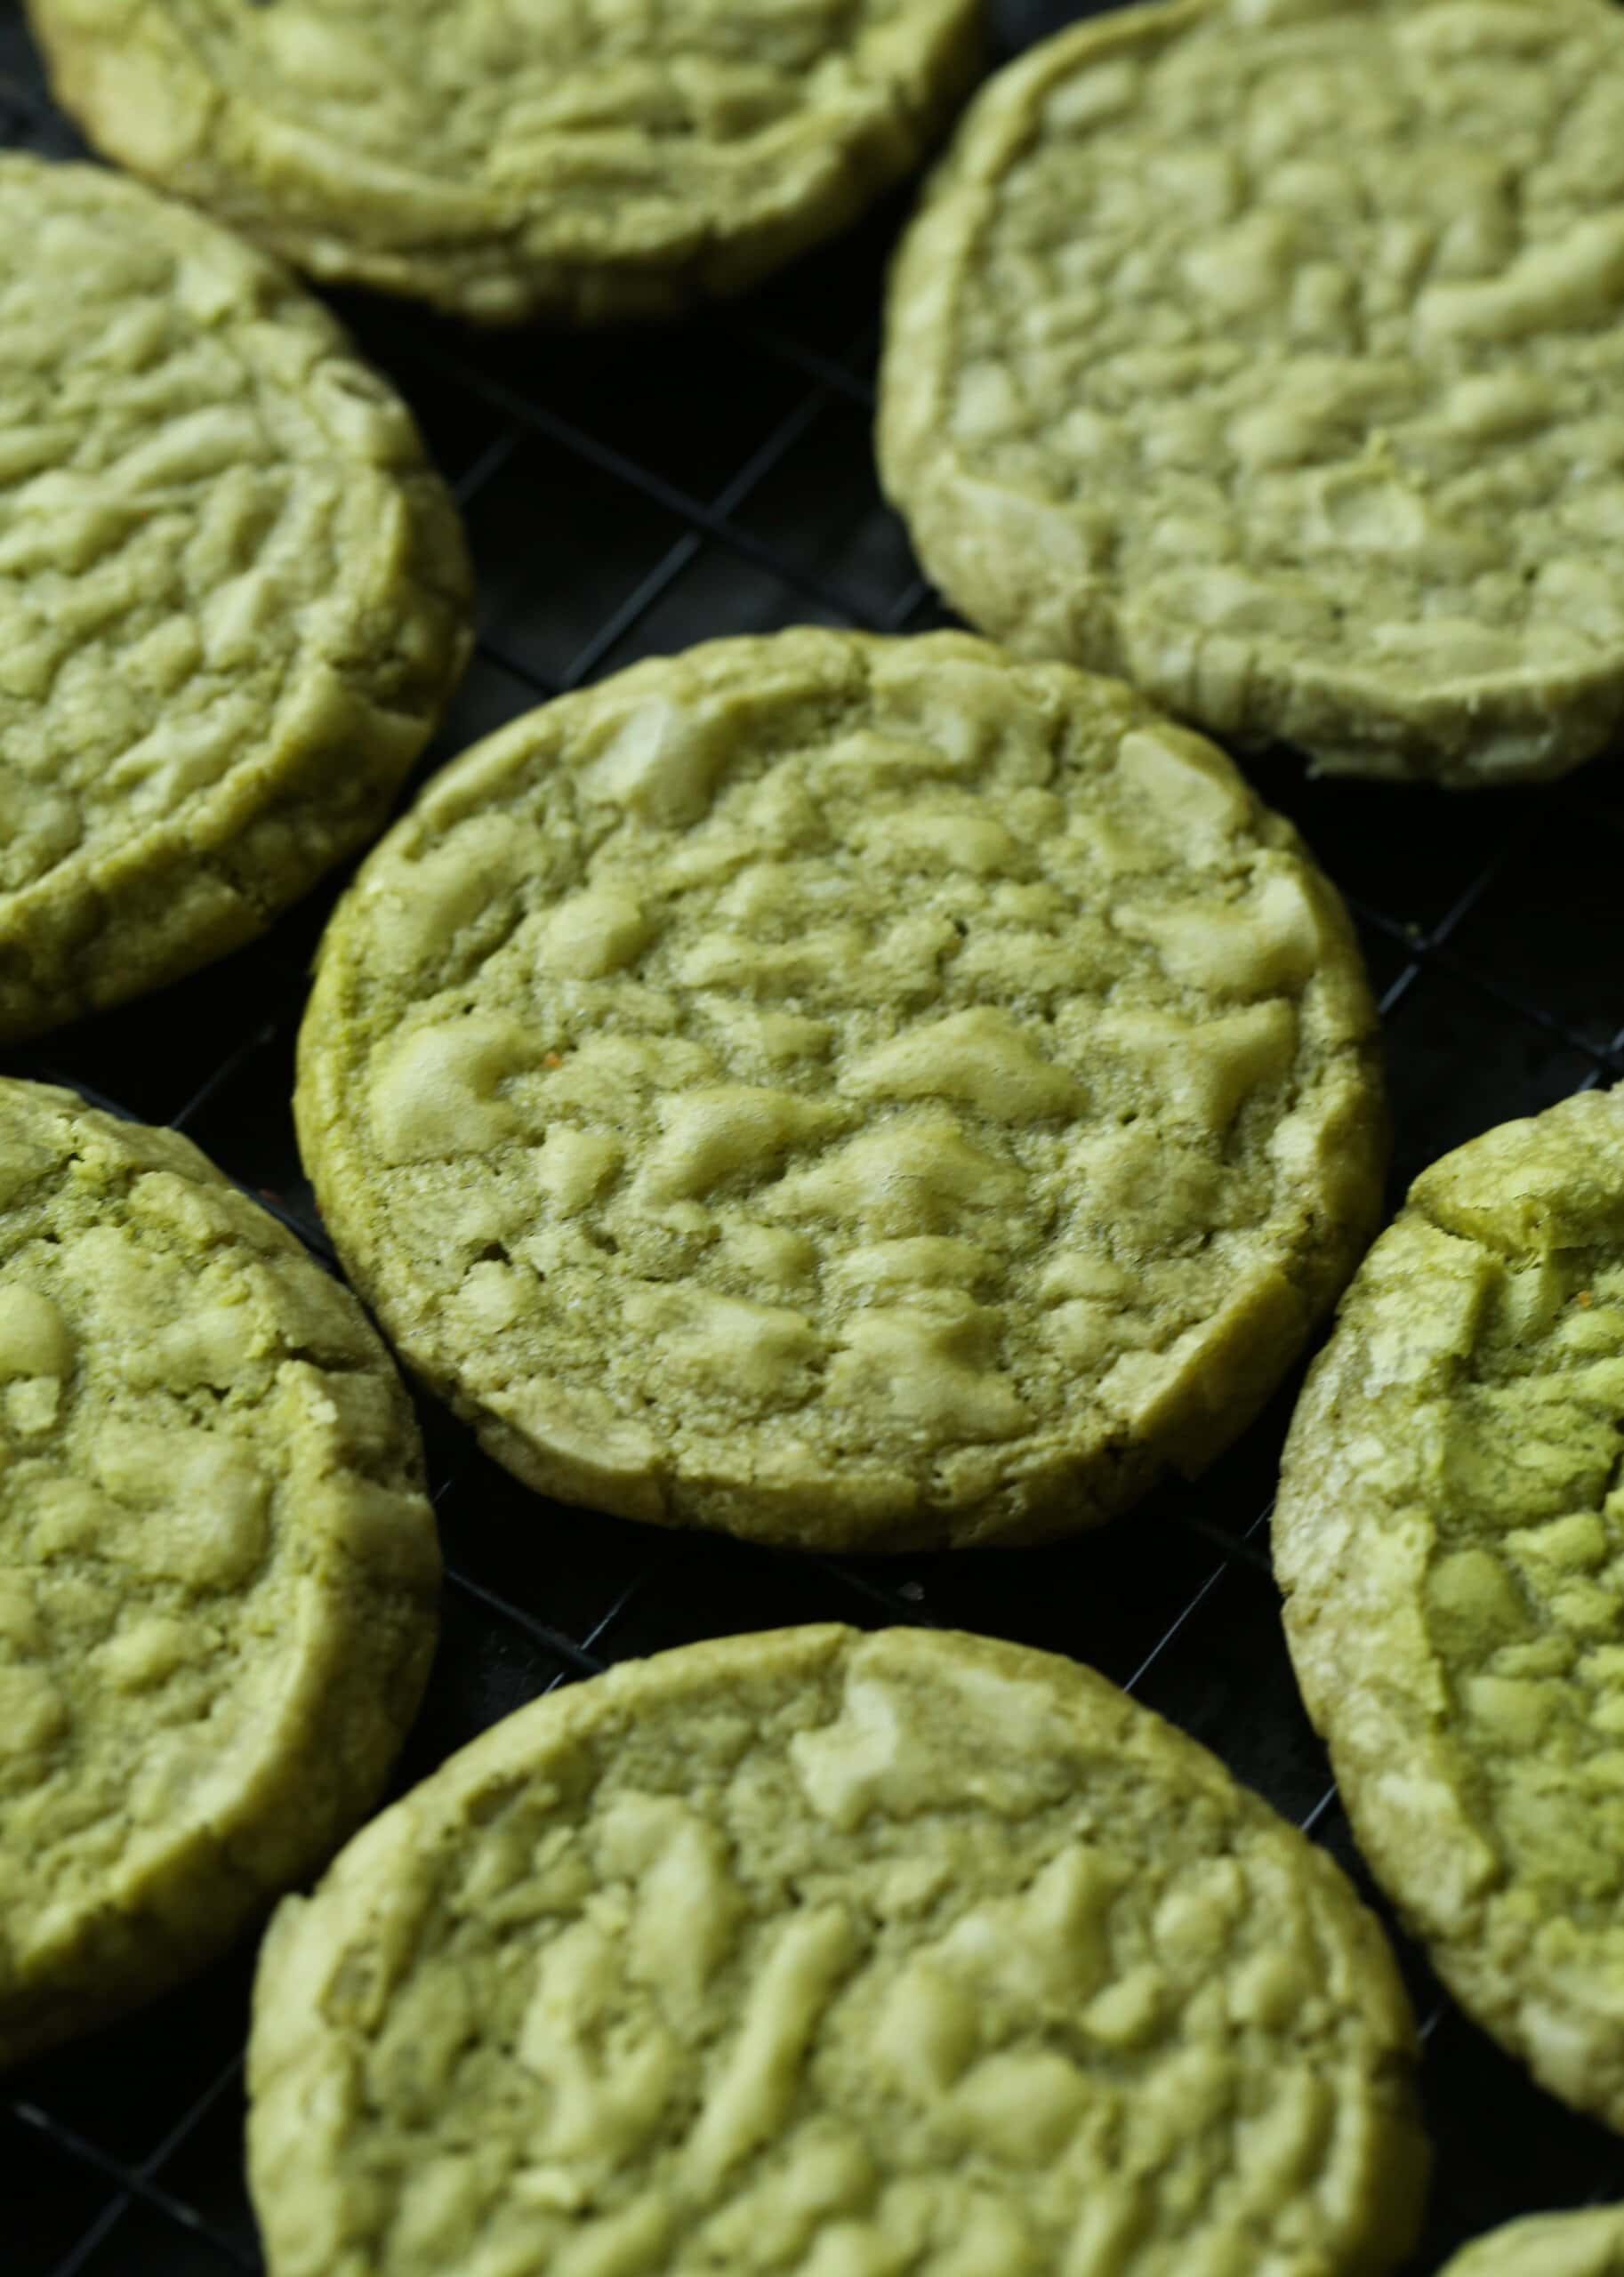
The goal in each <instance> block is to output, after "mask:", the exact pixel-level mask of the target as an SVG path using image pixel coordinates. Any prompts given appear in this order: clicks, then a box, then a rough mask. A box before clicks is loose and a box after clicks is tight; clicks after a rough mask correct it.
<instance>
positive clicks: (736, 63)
mask: <svg viewBox="0 0 1624 2277" xmlns="http://www.w3.org/2000/svg"><path fill="white" fill-rule="evenodd" d="M981 12H982V11H981V6H980V4H979V0H590V4H588V5H585V6H583V5H581V4H579V0H522V4H519V5H515V6H511V7H509V6H504V7H493V6H491V5H489V4H487V0H389V4H387V5H385V4H382V0H342V4H340V5H334V4H333V0H277V5H276V6H274V7H253V6H249V5H245V4H244V0H30V13H31V15H32V17H33V20H34V24H35V28H36V31H37V32H38V34H39V36H40V38H41V40H42V42H43V44H44V51H45V55H46V59H47V61H48V62H49V64H50V66H51V72H52V82H53V84H54V86H55V91H56V93H57V95H58V96H59V98H60V101H61V102H62V103H63V104H64V105H65V107H66V108H67V109H68V110H70V111H72V112H73V113H74V114H75V116H76V117H77V118H79V119H80V120H81V121H82V123H83V124H84V127H85V130H86V132H87V133H89V134H90V136H91V138H92V141H95V142H96V143H97V144H98V145H99V146H100V148H101V149H104V150H106V151H107V152H109V155H110V156H112V157H116V158H117V159H119V160H120V161H121V163H122V164H124V165H128V166H132V167H133V168H134V169H135V171H136V172H137V173H144V174H147V175H149V177H150V178H151V179H153V180H154V181H158V182H161V183H162V184H164V185H165V187H166V188H169V189H176V190H181V191H183V192H184V193H185V194H186V195H187V196H188V197H195V198H197V200H198V201H199V203H200V204H202V205H207V206H209V207H210V208H212V209H213V211H214V212H215V213H219V214H220V215H221V217H222V218H223V219H224V220H226V221H231V222H233V223H235V224H236V226H237V228H239V229H244V230H245V231H246V232H247V233H248V235H249V236H251V237H255V238H257V239H258V240H259V241H260V242H261V244H264V245H269V246H270V247H271V248H272V249H273V250H274V251H275V252H277V253H283V254H285V256H286V257H287V258H288V259H289V260H291V261H294V262H296V263H297V264H298V265H299V266H300V267H301V268H303V269H307V270H310V272H311V273H312V274H313V275H315V276H318V277H320V278H326V279H329V280H342V281H345V282H354V283H359V284H363V285H371V286H378V287H381V288H382V290H384V291H386V292H392V293H407V294H417V295H421V296H422V298H423V299H426V300H429V301H433V302H438V304H439V305H440V306H441V307H442V308H445V309H449V310H454V311H455V312H456V313H457V314H458V315H461V316H465V317H471V318H476V319H478V320H480V321H484V322H498V323H501V322H510V321H511V320H513V319H514V318H520V317H525V316H528V315H531V314H534V313H536V312H538V311H539V312H544V313H549V314H553V315H558V316H562V317H566V318H573V319H575V320H576V321H578V322H586V323H591V322H594V321H599V320H601V319H603V318H617V317H624V316H654V315H665V314H668V313H670V312H671V311H672V310H677V309H680V308H683V307H686V306H687V305H688V304H689V303H691V302H695V301H699V300H705V299H709V298H712V296H714V295H716V294H728V293H734V292H737V291H739V290H740V289H741V288H742V287H743V286H746V285H748V284H750V283H752V281H753V280H754V279H755V278H759V277H760V276H763V275H765V274H766V272H767V271H768V270H771V269H776V267H777V266H778V265H779V264H780V263H781V262H783V261H787V260H788V259H789V258H790V256H791V255H792V254H793V253H799V252H800V251H801V250H802V248H803V247H805V246H807V245H812V244H814V243H816V241H817V240H818V239H819V238H821V237H828V236H830V235H832V233H833V232H834V231H835V230H837V229H840V228H842V227H843V226H844V225H845V224H846V223H847V222H848V221H851V220H852V219H853V218H854V217H855V216H856V214H857V213H860V212H861V211H862V210H863V208H864V206H865V205H868V204H869V202H870V201H871V199H872V198H873V197H876V196H877V195H878V194H879V192H880V190H882V189H885V188H887V187H888V185H889V184H890V183H891V182H892V181H895V180H896V178H897V177H898V176H900V175H902V174H904V173H906V172H907V171H908V170H909V168H911V167H912V166H913V165H915V164H916V163H917V162H918V160H919V159H920V157H921V156H922V155H923V153H924V151H925V150H926V149H927V148H928V147H929V144H930V143H931V142H932V141H934V140H935V138H936V136H937V133H938V132H939V131H940V130H941V128H942V127H943V126H944V125H945V123H946V121H947V119H948V117H950V116H951V113H952V111H953V109H954V108H955V107H956V105H957V103H958V101H959V100H960V99H961V96H962V95H963V93H965V91H966V89H967V88H968V86H969V84H970V82H971V80H972V78H973V77H974V76H975V73H976V70H977V64H978V62H979V60H980V52H981V36H980V19H981Z"/></svg>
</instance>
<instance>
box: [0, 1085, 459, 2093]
mask: <svg viewBox="0 0 1624 2277" xmlns="http://www.w3.org/2000/svg"><path fill="white" fill-rule="evenodd" d="M437 1583H438V1555H437V1552H436V1549H435V1542H434V1526H433V1520H432V1518H431V1517H430V1510H429V1506H428V1504H427V1502H426V1501H425V1500H424V1498H423V1495H422V1491H421V1464H420V1460H419V1455H418V1448H417V1435H416V1430H415V1428H414V1423H413V1420H412V1412H411V1409H410V1407H409V1406H408V1404H407V1403H406V1396H405V1394H404V1392H403V1391H402V1389H401V1387H400V1384H399V1381H398V1379H397V1377H396V1375H395V1372H394V1371H393V1369H392V1368H391V1367H390V1363H389V1360H388V1357H387V1356H386V1355H385V1353H384V1351H383V1349H382V1346H381V1345H380V1344H379V1342H378V1340H377V1338H376V1337H375V1336H374V1334H373V1332H372V1331H371V1329H370V1328H369V1327H368V1326H367V1324H366V1320H365V1319H364V1318H363V1316H362V1314H361V1310H360V1307H358V1305H357V1304H356V1302H355V1300H354V1299H353V1298H351V1297H350V1296H349V1295H348V1294H347V1293H346V1292H345V1291H342V1290H341V1289H339V1288H337V1287H336V1286H335V1285H334V1283H332V1282H331V1281H329V1280H328V1279H327V1277H326V1275H325V1274H324V1273H322V1272H321V1271H320V1270H319V1269H318V1267H316V1266H315V1265H314V1264H313V1263H312V1262H311V1261H310V1259H309V1258H308V1257H307V1256H306V1254H305V1252H304V1251H303V1250H302V1249H301V1247H300V1246H299V1244H298V1243H297V1242H296V1241H294V1239H293V1236H292V1235H291V1234H287V1233H285V1232H284V1231H283V1230H282V1228H281V1227H279V1226H278V1225H277V1223H276V1221H275V1220H274V1219H271V1218H269V1217H267V1216H266V1214H265V1212H264V1211H261V1210H258V1209H256V1208H254V1206H253V1204H252V1203H249V1202H247V1201H245V1199H244V1198H243V1196H242V1195H240V1194H239V1193H238V1192H237V1189H236V1188H235V1187H231V1186H229V1185H228V1184H227V1183H226V1181H225V1179H222V1178H221V1175H220V1173H219V1172H218V1171H215V1170H213V1168H212V1167H211V1166H210V1165H209V1164H208V1163H206V1162H205V1160H204V1159H203V1157H202V1155H199V1154H198V1153H197V1149H196V1148H195V1147H191V1146H189V1145H188V1144H187V1142H186V1141H185V1140H184V1139H183V1138H177V1137H176V1136H175V1135H174V1133H173V1131H166V1130H144V1129H142V1128H141V1126H139V1125H137V1124H131V1123H124V1122H114V1121H113V1120H112V1119H111V1118H110V1117H109V1116H107V1115H102V1114H92V1112H91V1111H90V1110H89V1109H88V1108H86V1107H84V1106H83V1105H82V1104H81V1102H80V1101H79V1100H78V1099H77V1098H75V1097H74V1096H73V1094H72V1093H70V1092H68V1091H56V1090H44V1089H41V1088H39V1087H37V1086H36V1085H34V1084H30V1083H14V1082H0V2064H9V2063H13V2062H15V2061H16V2060H17V2059H18V2058H19V2057H20V2056H27V2055H29V2054H31V2053H32V2052H33V2051H34V2050H36V2048H45V2047H48V2046H50V2045H51V2044H52V2042H54V2041H57V2040H66V2039H68V2038H69V2037H71V2036H72V2035H73V2034H75V2033H77V2032H84V2031H87V2030H88V2029H89V2028H90V2027H91V2026H92V2025H94V2024H100V2022H102V2021H103V2019H104V2018H106V2017H108V2016H113V2015H115V2014H117V2012H118V2011H119V2010H121V2009H123V2008H126V2007H132V2006H133V2005H134V2004H135V2003H137V2002H139V2001H141V2000H144V1999H148V1998H149V1996H150V1995H152V1994H154V1993H157V1992H160V1991H164V1990H165V1988H166V1987H167V1986H168V1985H170V1984H172V1983H175V1982H176V1981H177V1980H178V1979H179V1978H181V1977H182V1976H187V1975H192V1974H193V1973H194V1972H195V1971H196V1970H197V1969H198V1968H200V1967H202V1966H203V1965H204V1963H205V1962H206V1961H208V1960H209V1959H212V1958H213V1955H214V1954H215V1953H216V1952H217V1951H219V1950H220V1949H221V1946H223V1945H224V1944H225V1943H227V1942H228V1940H229V1939H230V1938H231V1937H232V1936H234V1935H236V1934H237V1931H238V1930H239V1929H241V1928H242V1927H244V1926H245V1924H246V1923H247V1922H248V1921H250V1920H251V1919H253V1917H254V1916H255V1915H256V1914H257V1913H258V1912H260V1911H261V1909H262V1908H263V1906H264V1903H265V1902H266V1901H267V1900H268V1899H269V1898H271V1897H273V1896H275V1895H277V1894H278V1893H279V1892H280V1891H282V1890H284V1889H285V1888H286V1887H288V1885H289V1884H290V1883H291V1882H293V1881H295V1880H297V1879H299V1878H300V1877H301V1875H303V1874H305V1873H307V1872H308V1871H310V1869H311V1868H312V1867H314V1866H317V1865H318V1864H320V1863H321V1862H322V1861H323V1860H324V1859H325V1858H326V1856H327V1855H328V1854H329V1853H330V1851H331V1850H332V1849H333V1848H334V1845H335V1844H337V1843H338V1842H339V1841H341V1840H342V1838H343V1837H344V1836H345V1835H346V1834H348V1833H349V1832H350V1830H351V1828H353V1827H354V1826H355V1824H356V1823H357V1822H358V1820H359V1819H360V1818H361V1817H362V1815H363V1814H365V1812H366V1810H367V1809H368V1808H369V1807H370V1806H371V1805H372V1804H373V1802H374V1800H375V1798H376V1797H377V1793H378V1790H379V1789H380V1787H381V1786H382V1783H383V1778H384V1774H385V1772H386V1771H387V1770H388V1768H389V1765H390V1761H391V1759H392V1758H393V1757H394V1754H395V1751H396V1749H397V1747H398V1744H399V1742H400V1740H401V1738H402V1736H403V1734H404V1733H405V1731H406V1726H407V1724H408V1723H409V1722H410V1720H411V1718H412V1715H413V1713H414V1710H415V1708H416V1705H417V1699H418V1694H419V1693H420V1691H421V1690H422V1683H423V1678H424V1677H425V1675H426V1673H427V1670H428V1664H429V1656H430V1650H431V1648H432V1645H433V1640H434V1628H435V1595H436V1588H437Z"/></svg>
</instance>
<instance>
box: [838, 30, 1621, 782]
mask: <svg viewBox="0 0 1624 2277" xmlns="http://www.w3.org/2000/svg"><path fill="white" fill-rule="evenodd" d="M1621 149H1624V15H1621V14H1620V12H1619V10H1618V9H1616V8H1615V7H1612V6H1611V5H1608V4H1604V0H1194V4H1192V0H1180V4H1176V5H1170V6H1155V7H1140V8H1134V9H1130V10H1128V11H1126V12H1122V13H1113V14H1110V15H1108V16H1106V17H1105V18H1103V19H1102V20H1099V21H1097V22H1091V23H1088V24H1085V25H1083V26H1082V27H1081V28H1078V29H1075V30H1073V31H1071V32H1068V33H1066V34H1064V35H1063V36H1060V37H1059V38H1057V39H1054V40H1051V41H1049V42H1048V43H1046V44H1044V45H1042V46H1041V47H1039V48H1037V49H1035V50H1033V52H1031V53H1030V54H1029V55H1027V56H1026V57H1025V58H1024V59H1023V60H1021V61H1019V62H1017V63H1016V64H1015V65H1013V66H1012V67H1011V68H1009V69H1008V70H1006V71H1004V72H1003V73H1001V75H1000V76H999V77H998V78H996V79H995V80H994V81H993V83H992V84H990V86H989V87H988V88H987V90H986V91H985V93H984V94H983V95H982V97H981V98H980V100H979V101H978V102H977V105H976V107H975V109H974V110H973V111H972V113H971V115H970V117H969V120H968V122H967V124H966V125H965V126H964V128H963V130H962V132H961V136H960V138H959V141H958V142H957V144H956V145H955V147H954V149H953V152H952V154H951V156H950V157H949V159H948V161H947V163H946V164H945V166H944V168H943V170H942V173H941V174H940V176H939V178H938V179H937V181H936V182H935V183H934V184H933V186H932V189H931V192H930V194H929V197H928V201H927V204H926V206H925V209H924V211H923V213H922V214H921V218H920V219H919V220H918V221H916V222H915V224H914V225H913V228H912V232H911V234H910V236H909V237H908V238H907V240H906V242H905V245H904V250H903V253H902V254H901V257H900V259H899V261H898V264H897V267H896V273H895V278H894V282H893V287H892V295H891V302H890V310H889V320H888V346H887V353H886V358H885V365H884V371H883V382H882V394H881V416H880V460H881V466H882V471H883V474H884V479H885V482H886V487H887V488H888V491H889V493H890V495H891V496H892V497H893V498H894V499H895V500H896V503H897V504H898V505H899V506H900V507H901V509H902V511H904V513H905V514H906V516H907V518H908V520H909V522H910V524H911V526H912V532H913V536H914V539H915V542H916V543H917V544H918V547H919V550H920V553H921V558H922V559H923V561H924V563H925V566H926V567H927V568H928V569H929V572H930V574H931V575H932V576H933V577H935V578H936V579H937V582H938V583H939V584H940V585H941V587H942V589H943V591H945V593H946V594H947V595H948V596H949V598H950V599H952V600H953V603H954V605H955V606H956V607H959V608H960V609H961V610H962V611H963V612H964V613H965V615H966V616H969V618H970V619H971V620H972V621H973V622H974V623H976V624H979V625H981V626H982V627H983V628H984V629H985V631H987V632H992V633H995V634H997V635H999V636H1000V637H1001V638H1003V639H1007V640H1009V641H1010V642H1011V643H1012V644H1013V645H1014V646H1016V647H1017V648H1020V649H1022V650H1023V651H1025V652H1029V653H1032V654H1037V655H1054V656H1070V657H1073V658H1074V659H1075V660H1076V661H1077V662H1078V663H1080V664H1093V665H1096V666H1097V667H1099V668H1101V669H1103V670H1107V671H1112V672H1122V673H1124V674H1125V675H1126V676H1127V677H1128V678H1129V679H1130V680H1134V681H1135V682H1136V683H1137V684H1138V686H1139V687H1141V688H1144V689H1145V690H1146V692H1147V693H1148V694H1150V695H1151V696H1154V697H1155V698H1157V699H1158V700H1159V701H1161V702H1162V703H1165V704H1169V705H1170V707H1171V708H1172V709H1173V710H1174V711H1175V712H1180V713H1182V714H1183V715H1185V716H1186V717H1187V718H1188V719H1190V720H1194V721H1195V722H1196V723H1197V724H1199V725H1200V726H1202V727H1204V728H1208V729H1210V730H1211V731H1214V732H1216V733H1220V734H1223V735H1225V736H1232V737H1234V738H1235V739H1236V740H1238V741H1240V742H1242V743H1247V744H1262V743H1267V742H1269V741H1272V740H1274V739H1275V738H1282V739H1284V740H1285V741H1286V742H1289V743H1291V744H1297V745H1298V747H1299V748H1300V749H1301V750H1303V751H1304V752H1306V753H1307V754H1308V755H1309V756H1310V758H1311V759H1312V760H1313V761H1314V764H1315V765H1316V766H1317V767H1319V768H1324V769H1328V770H1331V771H1340V772H1347V773H1351V774H1369V775H1381V776H1399V777H1426V778H1430V779H1433V780H1435V781H1438V782H1443V783H1448V784H1486V783H1495V782H1504V781H1507V780H1510V779H1512V778H1514V777H1519V776H1546V775H1556V774H1559V773H1561V772H1562V771H1563V770H1564V768H1570V767H1572V766H1575V765H1577V764H1578V762H1579V761H1580V760H1584V759H1587V758H1588V757H1589V756H1590V754H1591V753H1592V752H1596V751H1597V750H1599V749H1600V748H1601V747H1602V745H1603V744H1605V743H1606V742H1607V741H1608V740H1609V739H1610V738H1611V737H1612V735H1613V734H1614V733H1615V732H1616V730H1617V728H1618V727H1619V725H1620V720H1621V719H1624V413H1621V412H1620V391H1621V390H1624V167H1620V163H1619V153H1620V150H1621Z"/></svg>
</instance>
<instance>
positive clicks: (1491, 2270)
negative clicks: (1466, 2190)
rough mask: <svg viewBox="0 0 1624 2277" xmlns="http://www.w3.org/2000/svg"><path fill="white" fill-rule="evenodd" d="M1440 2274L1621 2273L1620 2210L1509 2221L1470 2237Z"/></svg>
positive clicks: (1570, 2276) (1621, 2276) (1551, 2276)
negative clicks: (1464, 2247)
mask: <svg viewBox="0 0 1624 2277" xmlns="http://www.w3.org/2000/svg"><path fill="white" fill-rule="evenodd" d="M1439 2277H1624V2209H1620V2208H1619V2207H1617V2206H1597V2207H1593V2208H1591V2209H1589V2210H1588V2211H1587V2212H1585V2213H1582V2214H1535V2215H1533V2216H1532V2217H1530V2219H1528V2220H1527V2221H1525V2222H1508V2223H1507V2225H1506V2226H1505V2228H1504V2229H1499V2230H1491V2232H1490V2233H1489V2234H1488V2236H1487V2237H1481V2238H1475V2239H1474V2240H1473V2241H1472V2243H1471V2244H1470V2245H1469V2246H1467V2248H1466V2249H1465V2250H1464V2251H1463V2252H1460V2253H1458V2254H1457V2255H1456V2256H1455V2257H1454V2259H1453V2260H1452V2261H1451V2263H1450V2264H1449V2265H1448V2266H1447V2267H1446V2268H1444V2269H1443V2270H1441V2271H1440V2272H1439Z"/></svg>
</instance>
